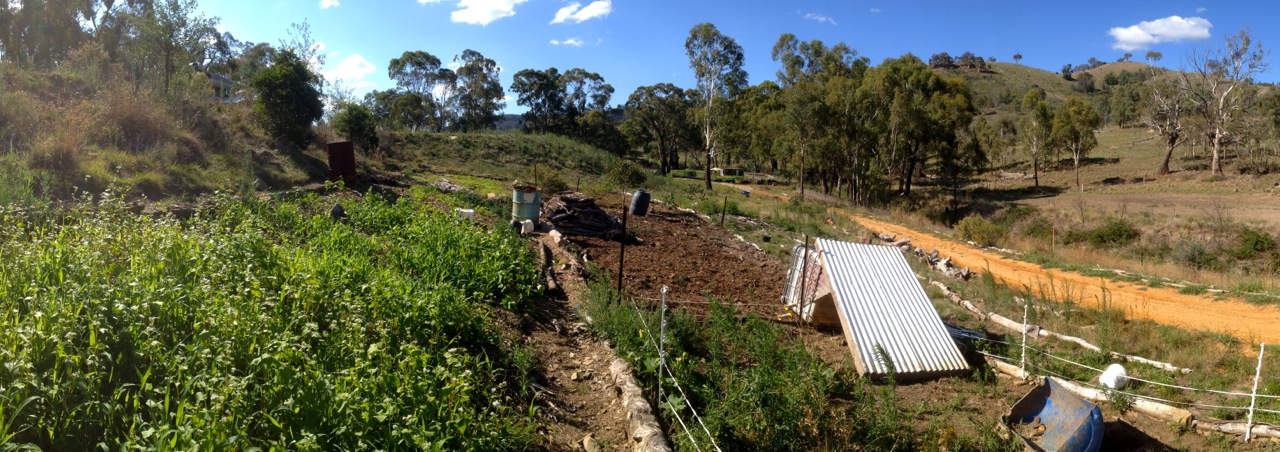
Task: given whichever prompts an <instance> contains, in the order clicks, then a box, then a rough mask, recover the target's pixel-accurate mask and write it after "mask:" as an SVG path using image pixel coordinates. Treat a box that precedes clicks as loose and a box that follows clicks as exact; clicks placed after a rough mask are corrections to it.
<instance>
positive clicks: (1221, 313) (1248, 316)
mask: <svg viewBox="0 0 1280 452" xmlns="http://www.w3.org/2000/svg"><path fill="white" fill-rule="evenodd" d="M735 187H740V188H743V189H750V187H746V186H737V185H735ZM757 192H758V193H761V194H764V195H766V196H771V197H778V198H782V197H783V196H779V195H776V194H773V193H768V192H764V191H763V190H759V191H757ZM828 211H829V212H833V213H837V214H840V215H844V216H846V217H848V218H849V219H850V220H853V221H855V222H857V223H858V224H860V225H862V227H864V228H867V229H869V230H871V231H873V232H878V233H882V234H889V235H896V236H898V238H899V239H902V238H907V237H909V238H911V245H912V246H917V247H920V248H921V249H924V250H929V251H932V250H935V249H936V250H938V253H939V254H940V255H941V256H943V257H950V258H951V263H952V264H953V265H955V266H958V267H969V268H970V269H972V270H973V271H975V272H978V273H988V272H990V273H991V275H992V276H994V277H995V279H996V281H999V282H1001V283H1003V284H1005V285H1006V286H1009V287H1013V288H1016V289H1027V290H1029V291H1031V292H1032V293H1037V294H1041V295H1042V296H1043V295H1044V294H1043V293H1042V292H1050V293H1051V294H1053V293H1056V294H1058V295H1057V297H1058V298H1068V297H1069V298H1070V299H1071V300H1073V301H1074V302H1076V303H1079V304H1082V305H1086V306H1093V307H1097V306H1098V305H1099V304H1100V302H1101V300H1102V299H1103V288H1104V287H1105V288H1106V290H1107V291H1108V294H1107V295H1108V296H1109V302H1110V304H1111V306H1114V307H1117V308H1120V309H1124V311H1125V314H1126V315H1127V316H1129V317H1130V318H1141V319H1149V320H1152V321H1155V322H1157V323H1161V324H1165V325H1171V326H1177V327H1182V328H1188V329H1192V330H1204V331H1216V332H1221V333H1227V334H1230V335H1232V336H1235V337H1237V338H1240V339H1241V340H1244V341H1245V342H1247V343H1248V342H1265V343H1268V344H1276V343H1280V309H1278V308H1277V307H1275V306H1262V305H1255V304H1250V303H1246V302H1243V301H1238V300H1213V299H1210V298H1207V297H1201V296H1196V295H1184V294H1181V293H1178V292H1177V291H1175V290H1171V289H1167V288H1151V287H1147V286H1139V285H1135V284H1130V283H1124V282H1118V281H1110V280H1106V279H1103V278H1097V277H1089V276H1084V275H1081V274H1079V273H1073V272H1066V271H1061V270H1054V269H1046V268H1042V267H1040V266H1039V265H1036V264H1032V263H1029V262H1023V261H1019V260H1014V259H1009V258H1007V257H1004V256H1002V255H999V254H996V253H991V252H987V251H983V250H980V249H976V248H974V247H971V246H968V245H966V244H963V243H957V242H953V241H950V240H944V239H940V238H938V237H935V236H933V235H930V234H926V233H923V232H919V231H915V230H912V229H909V228H906V227H903V226H899V225H896V224H892V223H886V222H883V221H878V220H873V219H870V218H866V217H862V216H859V215H854V214H852V213H849V212H848V211H846V210H844V209H837V208H834V207H833V208H830V209H828Z"/></svg>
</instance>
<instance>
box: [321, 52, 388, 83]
mask: <svg viewBox="0 0 1280 452" xmlns="http://www.w3.org/2000/svg"><path fill="white" fill-rule="evenodd" d="M376 70H378V68H377V67H375V66H374V65H373V63H370V62H369V60H366V59H364V57H362V56H360V54H354V55H351V56H349V57H346V58H344V59H343V60H342V61H341V62H339V63H338V65H337V66H335V67H334V68H333V69H330V70H328V71H325V72H324V78H325V79H326V80H334V81H337V80H342V81H345V82H348V83H351V84H352V85H351V86H354V87H362V86H368V85H367V84H369V83H372V82H367V81H365V80H364V78H365V77H367V76H369V74H372V73H373V72H374V71H376Z"/></svg>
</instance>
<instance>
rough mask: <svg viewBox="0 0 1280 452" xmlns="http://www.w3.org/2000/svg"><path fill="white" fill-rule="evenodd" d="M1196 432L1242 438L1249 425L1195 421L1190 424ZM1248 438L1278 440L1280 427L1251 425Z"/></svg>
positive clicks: (1218, 421)
mask: <svg viewBox="0 0 1280 452" xmlns="http://www.w3.org/2000/svg"><path fill="white" fill-rule="evenodd" d="M1192 424H1193V425H1194V427H1195V429H1196V430H1200V431H1204V432H1212V433H1229V434H1232V435H1240V436H1244V434H1245V432H1246V431H1247V429H1248V428H1249V424H1247V423H1244V422H1233V421H1220V420H1217V419H1196V420H1194V421H1193V422H1192ZM1252 430H1253V432H1252V434H1251V435H1250V436H1253V437H1255V438H1258V437H1260V438H1280V426H1275V425H1270V424H1256V423H1255V424H1253V429H1252Z"/></svg>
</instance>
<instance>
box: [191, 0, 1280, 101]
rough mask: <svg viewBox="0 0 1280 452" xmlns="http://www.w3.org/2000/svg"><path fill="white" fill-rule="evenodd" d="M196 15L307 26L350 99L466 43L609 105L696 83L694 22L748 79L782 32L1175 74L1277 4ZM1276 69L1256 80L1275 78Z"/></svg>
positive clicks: (550, 6)
mask: <svg viewBox="0 0 1280 452" xmlns="http://www.w3.org/2000/svg"><path fill="white" fill-rule="evenodd" d="M200 9H201V10H202V11H203V13H204V14H205V15H207V16H216V17H218V18H219V19H220V21H219V23H220V26H219V28H220V29H222V30H223V31H228V32H231V33H232V34H233V35H235V36H236V38H237V39H240V40H247V41H253V42H270V43H272V44H277V43H279V42H280V40H281V39H283V38H285V37H286V36H287V32H288V30H289V26H290V24H292V23H300V22H302V21H304V20H306V21H307V22H308V23H309V24H310V25H311V30H312V35H313V38H314V39H315V40H316V41H318V42H319V43H321V44H322V45H323V53H325V54H326V55H327V61H326V64H325V67H324V69H323V72H324V73H325V75H326V78H327V79H328V80H330V81H333V80H341V81H342V84H343V85H344V86H346V87H348V88H353V89H355V91H356V93H357V94H358V95H362V94H363V93H365V92H368V91H369V90H372V89H388V88H392V87H394V83H393V82H391V81H390V80H389V79H388V78H387V74H386V72H387V71H386V68H387V62H388V61H390V60H391V59H392V58H395V57H398V56H400V54H401V53H403V52H405V51H409V50H424V51H427V52H430V53H431V54H433V55H436V56H438V57H440V59H441V60H443V61H446V62H448V61H451V60H452V58H453V56H455V55H458V54H461V53H462V51H463V50H465V49H473V50H476V51H479V52H480V53H482V54H484V55H485V56H486V57H489V58H492V59H494V60H496V61H497V62H498V63H499V65H501V66H502V68H503V71H502V84H503V87H504V88H509V87H510V86H511V76H512V75H513V74H515V73H516V72H517V71H519V70H521V69H529V68H533V69H546V68H548V67H556V68H559V69H560V70H561V71H562V72H563V71H564V70H567V69H571V68H574V67H581V68H583V69H586V70H588V71H592V72H598V73H600V75H601V76H603V77H604V79H605V81H606V82H608V83H610V84H612V85H613V86H614V88H615V89H616V90H617V91H616V93H615V94H614V97H613V100H612V102H611V103H613V104H620V103H623V102H625V101H626V98H627V96H628V95H629V94H630V93H631V92H632V91H634V90H635V88H636V87H638V86H642V85H651V84H655V83H662V82H670V83H674V84H676V85H678V86H682V87H692V86H693V76H692V71H691V70H690V69H689V61H688V58H687V57H686V55H685V51H684V40H685V38H686V37H687V36H688V33H689V29H690V28H692V27H693V26H694V25H696V24H699V23H702V22H712V23H714V24H715V25H716V27H717V28H719V29H720V31H721V33H724V34H726V35H728V36H730V37H733V38H734V39H736V40H737V41H738V44H740V45H741V46H742V47H743V49H744V51H745V53H746V69H747V71H748V73H749V75H750V82H751V83H753V84H754V83H759V82H761V81H764V80H769V79H774V77H775V76H774V73H775V71H776V70H777V67H778V66H777V63H775V62H774V61H772V60H771V59H770V57H769V51H770V49H771V48H772V47H773V43H774V42H776V41H777V39H778V36H779V35H781V34H782V33H793V34H795V35H796V36H797V37H798V38H799V39H801V40H811V39H819V40H822V41H823V42H824V43H826V44H828V45H832V44H835V43H838V42H845V43H847V44H849V45H850V46H851V47H853V48H854V49H856V50H857V51H858V53H859V54H860V55H864V56H867V57H869V58H870V59H871V61H872V62H873V63H878V62H880V61H881V60H883V59H885V58H890V57H897V56H900V55H902V54H905V53H908V52H910V53H914V54H915V55H917V56H920V57H921V58H922V59H927V58H928V57H929V55H931V54H934V53H937V52H943V51H945V52H948V53H950V54H952V55H957V56H958V55H959V54H961V53H963V52H965V51H972V52H974V53H975V54H977V55H980V56H983V57H989V56H994V57H996V59H997V60H998V61H1011V60H1012V56H1013V54H1014V53H1021V54H1022V55H1023V60H1022V64H1024V65H1028V66H1033V67H1037V68H1041V69H1045V70H1049V71H1053V72H1057V71H1058V70H1059V69H1060V68H1061V67H1062V65H1063V64H1066V63H1071V64H1073V65H1075V64H1083V63H1084V62H1086V61H1087V60H1088V59H1089V58H1090V57H1096V58H1098V59H1100V60H1103V61H1114V60H1116V59H1117V58H1119V57H1121V56H1122V55H1124V53H1126V51H1128V52H1131V53H1133V54H1134V59H1135V60H1139V61H1140V60H1142V57H1143V56H1144V55H1145V54H1146V52H1147V50H1155V51H1159V52H1162V53H1163V54H1164V58H1163V59H1162V60H1161V61H1160V63H1159V65H1161V66H1165V67H1170V68H1177V67H1179V66H1180V65H1182V64H1183V62H1184V61H1185V57H1186V55H1188V53H1189V52H1190V51H1191V50H1192V49H1193V48H1194V49H1201V50H1203V49H1206V48H1211V47H1218V46H1221V45H1222V42H1223V37H1224V36H1226V35H1228V34H1231V33H1235V32H1237V31H1239V30H1241V29H1243V28H1250V29H1251V31H1252V32H1253V36H1254V38H1255V39H1257V40H1260V41H1261V42H1262V43H1263V45H1264V48H1269V46H1270V45H1274V44H1273V43H1278V42H1280V41H1277V39H1278V38H1280V31H1277V29H1276V27H1274V23H1275V22H1274V21H1275V20H1276V19H1275V18H1276V17H1280V14H1277V13H1280V6H1276V5H1275V4H1274V3H1273V2H1261V1H1259V2H1209V1H1176V0H1175V1H1110V2H1103V3H1090V2H1084V3H1081V2H1070V1H1068V2H1041V1H1025V0H1024V1H1006V2H998V1H969V2H963V1H955V0H943V1H914V2H891V1H865V0H852V1H806V0H799V1H787V2H783V1H756V0H739V1H734V0H727V1H726V0H692V1H690V0H686V1H670V0H652V1H624V0H618V1H612V0H596V1H593V0H460V1H459V0H377V1H372V0H288V1H285V0H277V1H271V0H203V2H202V3H201V4H200ZM1272 60H1273V61H1274V59H1272ZM1278 71H1280V65H1275V67H1273V68H1272V69H1270V71H1269V72H1268V73H1266V74H1262V75H1261V76H1259V77H1258V79H1259V80H1262V81H1267V82H1276V81H1277V80H1280V76H1278V75H1277V74H1278ZM508 95H509V96H510V93H508ZM523 110H524V109H523V108H522V107H519V106H517V105H515V102H514V100H511V101H509V102H508V103H507V111H508V112H511V113H518V112H521V111H523Z"/></svg>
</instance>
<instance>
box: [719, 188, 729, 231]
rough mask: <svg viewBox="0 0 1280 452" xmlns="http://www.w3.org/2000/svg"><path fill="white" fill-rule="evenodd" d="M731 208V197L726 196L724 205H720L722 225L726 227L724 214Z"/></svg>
mask: <svg viewBox="0 0 1280 452" xmlns="http://www.w3.org/2000/svg"><path fill="white" fill-rule="evenodd" d="M728 210H729V197H728V196H725V197H724V205H722V206H720V227H722V228H723V227H724V214H725V212H727V211H728Z"/></svg>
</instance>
